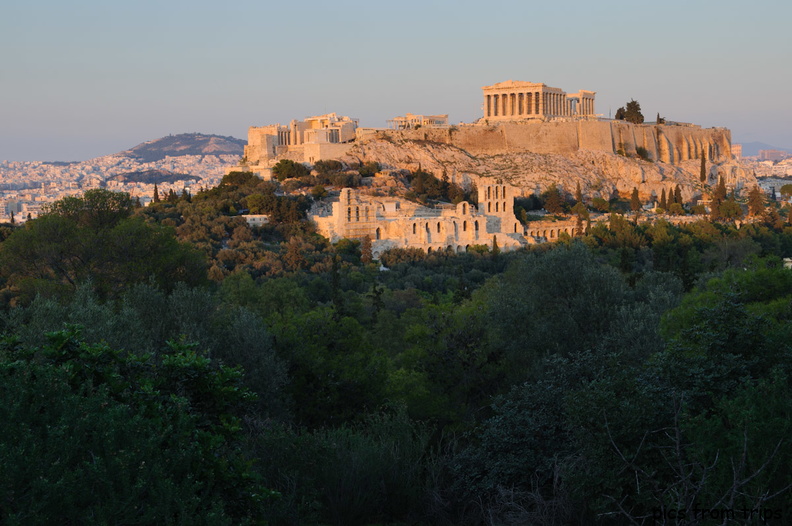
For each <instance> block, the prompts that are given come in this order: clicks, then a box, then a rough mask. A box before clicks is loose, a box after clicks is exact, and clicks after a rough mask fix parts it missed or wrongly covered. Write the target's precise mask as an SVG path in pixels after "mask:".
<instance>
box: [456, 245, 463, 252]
mask: <svg viewBox="0 0 792 526" xmlns="http://www.w3.org/2000/svg"><path fill="white" fill-rule="evenodd" d="M456 251H457V254H461V253H462V245H457V248H456Z"/></svg>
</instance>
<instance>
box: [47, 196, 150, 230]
mask: <svg viewBox="0 0 792 526" xmlns="http://www.w3.org/2000/svg"><path fill="white" fill-rule="evenodd" d="M134 209H135V202H134V201H133V200H132V198H131V197H130V196H129V194H127V193H125V192H111V191H110V190H105V189H103V188H96V189H93V190H88V191H86V192H85V194H83V195H82V197H64V198H63V199H59V200H57V201H55V202H54V203H52V204H51V205H48V206H45V207H44V215H56V216H60V217H63V218H66V219H69V220H71V221H73V222H74V223H76V224H77V226H80V227H88V228H93V229H102V228H112V227H114V226H115V225H116V224H117V223H118V222H119V221H120V220H122V219H124V218H127V217H129V216H130V215H131V214H132V212H133V211H134Z"/></svg>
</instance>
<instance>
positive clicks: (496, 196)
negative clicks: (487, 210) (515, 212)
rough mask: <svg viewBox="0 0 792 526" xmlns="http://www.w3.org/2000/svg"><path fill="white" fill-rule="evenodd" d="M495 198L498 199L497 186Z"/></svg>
mask: <svg viewBox="0 0 792 526" xmlns="http://www.w3.org/2000/svg"><path fill="white" fill-rule="evenodd" d="M495 199H498V187H497V186H496V187H495Z"/></svg>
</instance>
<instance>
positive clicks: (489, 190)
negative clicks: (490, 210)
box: [487, 186, 492, 199]
mask: <svg viewBox="0 0 792 526" xmlns="http://www.w3.org/2000/svg"><path fill="white" fill-rule="evenodd" d="M491 191H492V188H490V187H489V186H488V187H487V199H492V193H491Z"/></svg>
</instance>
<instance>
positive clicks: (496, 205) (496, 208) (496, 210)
mask: <svg viewBox="0 0 792 526" xmlns="http://www.w3.org/2000/svg"><path fill="white" fill-rule="evenodd" d="M499 204H500V203H498V202H497V201H495V212H496V213H497V212H498V205H499Z"/></svg>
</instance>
